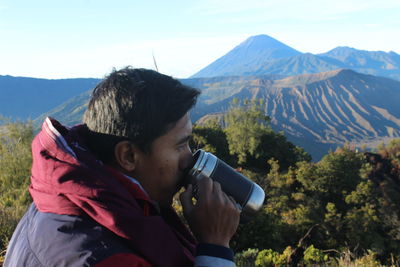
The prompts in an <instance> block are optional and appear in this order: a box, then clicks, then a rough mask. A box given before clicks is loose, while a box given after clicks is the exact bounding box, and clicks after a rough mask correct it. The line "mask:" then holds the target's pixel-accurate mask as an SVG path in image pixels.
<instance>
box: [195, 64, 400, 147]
mask: <svg viewBox="0 0 400 267" xmlns="http://www.w3.org/2000/svg"><path fill="white" fill-rule="evenodd" d="M230 87H231V90H230V91H229V92H225V94H224V92H223V90H222V91H219V93H220V95H219V97H218V100H216V98H210V97H209V96H210V95H213V94H214V91H215V90H217V89H218V90H220V89H221V88H225V85H224V82H223V81H220V82H218V83H216V84H213V83H207V82H204V83H203V86H202V88H203V96H202V97H203V101H204V102H203V104H206V106H204V107H203V108H204V109H205V110H207V111H208V113H209V112H220V111H224V110H226V109H227V108H228V103H229V102H230V101H231V100H232V99H233V98H239V99H243V98H246V97H247V98H262V99H264V101H265V111H266V114H267V115H268V116H270V117H271V122H272V124H273V126H274V128H275V129H277V130H284V131H285V132H286V133H287V134H289V135H291V136H293V137H296V138H299V139H306V140H314V141H315V142H319V143H327V144H329V143H330V144H338V145H340V144H343V143H345V142H350V143H362V142H368V141H370V140H376V139H379V138H385V137H400V105H399V104H398V102H399V100H400V82H398V81H395V80H391V79H386V78H381V77H375V76H372V75H364V74H360V73H356V72H354V71H351V70H344V69H341V70H335V71H329V72H323V73H318V74H305V75H298V76H292V77H288V78H284V79H279V80H266V79H257V78H256V79H253V80H243V81H242V82H240V81H238V80H237V81H236V82H235V83H234V84H233V83H230ZM211 99H212V100H214V101H212V100H211ZM198 114H199V115H201V112H199V113H198Z"/></svg>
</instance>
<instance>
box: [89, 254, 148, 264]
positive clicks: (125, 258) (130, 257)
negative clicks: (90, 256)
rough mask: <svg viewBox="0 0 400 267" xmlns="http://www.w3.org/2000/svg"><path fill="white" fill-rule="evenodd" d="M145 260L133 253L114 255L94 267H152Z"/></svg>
mask: <svg viewBox="0 0 400 267" xmlns="http://www.w3.org/2000/svg"><path fill="white" fill-rule="evenodd" d="M151 266H152V265H151V264H150V263H149V262H147V261H146V260H144V259H143V258H141V257H139V256H137V255H135V254H131V253H119V254H114V255H112V256H110V257H108V258H106V259H105V260H102V261H101V262H98V263H97V264H95V265H94V266H93V267H151Z"/></svg>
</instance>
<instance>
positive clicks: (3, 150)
mask: <svg viewBox="0 0 400 267" xmlns="http://www.w3.org/2000/svg"><path fill="white" fill-rule="evenodd" d="M261 107H262V103H261V102H259V101H255V100H254V101H250V100H249V101H244V102H239V101H236V102H234V103H232V106H231V109H230V111H228V112H227V114H225V115H224V116H223V117H220V118H219V119H215V117H214V119H211V120H208V121H206V122H204V123H202V124H201V125H195V127H194V129H193V140H192V146H193V147H195V148H203V149H205V150H207V151H210V152H212V153H214V154H216V155H217V156H218V157H219V158H221V159H223V160H224V161H226V162H227V163H229V164H230V165H232V166H233V167H235V168H237V169H238V170H240V171H241V172H242V173H243V174H245V175H246V176H247V177H249V178H251V179H253V180H254V181H256V182H257V183H258V184H260V185H261V186H262V187H263V189H264V190H265V192H266V196H267V198H266V201H265V205H264V207H263V209H262V211H261V212H260V213H259V214H258V215H257V216H256V217H255V218H254V219H253V220H252V221H251V222H249V223H247V224H244V225H241V226H240V227H239V230H238V233H237V234H236V235H235V237H234V239H233V240H232V242H231V245H232V248H233V249H234V250H235V251H236V263H237V266H287V265H290V266H400V258H399V255H400V139H398V140H394V141H392V142H391V143H389V144H387V145H381V146H380V147H378V149H377V151H374V153H372V152H363V153H360V152H357V151H354V150H353V149H351V148H349V147H346V146H345V147H343V148H340V149H337V150H336V151H334V152H331V153H329V154H327V155H325V156H324V157H323V158H322V160H320V161H319V162H317V163H313V162H311V157H310V156H309V155H308V154H307V153H306V152H305V151H304V150H303V149H301V148H299V147H296V146H295V145H293V144H292V143H290V142H289V141H287V140H286V138H285V136H284V135H283V133H276V132H274V131H273V130H272V129H271V127H270V125H269V118H268V117H266V116H265V115H264V112H263V110H262V108H261ZM32 138H33V133H32V126H31V124H29V123H28V124H23V123H3V125H2V126H1V128H0V251H2V254H1V255H0V266H1V261H2V260H1V259H2V258H1V256H4V252H5V248H6V245H7V243H8V241H9V239H10V237H11V234H12V231H13V229H14V228H15V226H16V223H17V221H18V219H19V218H20V217H21V216H22V214H23V212H24V210H25V209H26V207H27V205H28V204H29V202H30V197H29V193H28V185H29V176H30V166H31V153H30V143H31V141H32ZM175 206H176V207H177V208H178V209H179V208H180V207H179V205H178V204H177V203H175Z"/></svg>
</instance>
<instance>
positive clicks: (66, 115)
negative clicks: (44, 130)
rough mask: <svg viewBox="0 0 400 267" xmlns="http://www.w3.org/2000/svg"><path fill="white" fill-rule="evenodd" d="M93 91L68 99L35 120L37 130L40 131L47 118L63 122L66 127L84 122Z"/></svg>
mask: <svg viewBox="0 0 400 267" xmlns="http://www.w3.org/2000/svg"><path fill="white" fill-rule="evenodd" d="M91 92H92V90H88V91H85V92H83V93H82V94H80V95H78V96H75V97H73V98H70V99H68V100H67V101H66V102H64V103H62V104H61V105H59V106H57V107H55V108H54V109H52V110H50V111H47V112H45V113H43V114H41V115H40V116H39V117H37V118H36V119H34V120H33V125H34V128H35V129H36V130H39V129H40V127H41V126H42V123H43V121H44V120H45V119H46V117H53V118H56V119H57V120H59V121H61V122H62V123H63V124H65V125H69V126H72V125H75V124H79V123H81V122H82V116H83V113H84V112H85V110H86V108H87V104H88V102H89V99H90V94H91Z"/></svg>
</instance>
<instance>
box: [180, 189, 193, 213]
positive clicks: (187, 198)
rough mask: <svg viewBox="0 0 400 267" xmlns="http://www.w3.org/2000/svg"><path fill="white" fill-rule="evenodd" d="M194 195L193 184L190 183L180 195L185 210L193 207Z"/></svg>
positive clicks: (188, 210) (187, 210)
mask: <svg viewBox="0 0 400 267" xmlns="http://www.w3.org/2000/svg"><path fill="white" fill-rule="evenodd" d="M192 197H193V190H192V185H191V184H189V185H188V187H187V188H186V190H185V191H184V192H182V193H181V194H180V195H179V199H180V200H181V204H182V208H183V210H184V212H190V211H191V210H192V209H193V202H192Z"/></svg>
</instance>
